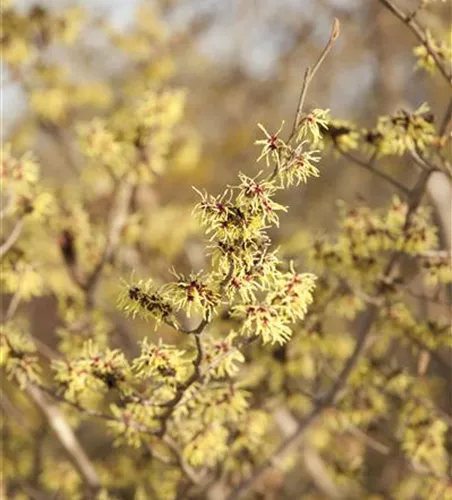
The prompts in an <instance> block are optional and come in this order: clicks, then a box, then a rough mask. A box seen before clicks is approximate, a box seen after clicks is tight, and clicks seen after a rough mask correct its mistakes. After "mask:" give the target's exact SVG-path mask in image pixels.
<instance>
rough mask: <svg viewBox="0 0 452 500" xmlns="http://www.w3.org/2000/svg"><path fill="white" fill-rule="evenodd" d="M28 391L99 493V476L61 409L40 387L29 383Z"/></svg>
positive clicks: (73, 460) (67, 451) (73, 459)
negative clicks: (46, 396)
mask: <svg viewBox="0 0 452 500" xmlns="http://www.w3.org/2000/svg"><path fill="white" fill-rule="evenodd" d="M26 391H27V393H28V394H29V395H30V397H31V398H32V399H33V401H34V402H35V403H36V405H37V406H38V407H39V409H40V410H41V411H42V413H43V414H44V416H45V418H46V420H47V422H48V424H49V426H50V427H51V429H52V430H53V432H54V433H55V435H56V437H57V439H58V441H59V442H60V443H61V445H62V446H63V448H64V449H65V451H66V453H67V454H68V456H69V458H70V460H71V461H72V463H73V464H74V466H75V467H76V469H77V471H78V472H79V474H80V476H81V477H82V479H83V480H84V482H85V483H86V485H87V487H88V488H89V489H90V491H91V492H92V493H93V494H94V493H97V492H98V491H99V490H100V487H101V484H100V479H99V476H98V474H97V472H96V470H95V468H94V466H93V464H92V463H91V461H90V459H89V458H88V456H87V455H86V453H85V450H84V449H83V447H82V445H81V444H80V442H79V441H78V439H77V437H76V436H75V434H74V431H73V430H72V429H71V427H70V426H69V424H68V423H67V421H66V419H65V418H64V416H63V414H62V413H61V411H60V409H59V408H58V407H57V406H55V405H52V404H50V403H49V402H47V401H46V398H45V396H44V394H43V393H42V391H41V390H40V389H39V388H38V387H36V386H34V385H31V384H28V385H27V386H26Z"/></svg>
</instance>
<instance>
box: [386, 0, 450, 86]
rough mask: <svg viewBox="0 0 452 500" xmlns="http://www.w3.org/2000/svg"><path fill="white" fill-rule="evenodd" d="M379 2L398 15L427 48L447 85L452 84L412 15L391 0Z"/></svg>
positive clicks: (448, 74)
mask: <svg viewBox="0 0 452 500" xmlns="http://www.w3.org/2000/svg"><path fill="white" fill-rule="evenodd" d="M380 2H381V3H382V4H383V5H384V6H385V7H386V8H387V9H389V10H390V11H391V12H392V13H393V14H394V15H395V16H396V17H398V18H399V19H400V20H401V21H402V22H403V23H404V24H405V25H406V26H408V28H409V29H410V30H411V32H412V33H413V34H414V35H415V36H416V38H417V39H418V40H419V41H420V42H421V43H422V45H424V47H425V48H426V49H427V52H428V53H429V55H430V56H431V57H432V58H433V60H434V61H435V64H436V66H437V68H438V69H439V70H440V72H441V73H442V75H443V76H444V78H445V79H446V80H447V82H448V83H449V85H452V75H451V73H450V72H449V71H448V70H447V68H446V66H445V64H444V63H443V61H442V60H441V58H440V57H439V55H438V53H437V52H436V50H435V49H434V48H433V47H432V46H431V44H430V41H429V39H428V37H427V35H426V33H425V29H423V28H421V27H420V26H419V24H418V23H417V22H416V20H415V19H414V16H412V15H408V14H405V13H404V12H403V11H402V10H401V9H400V7H399V6H398V5H397V4H396V3H395V2H394V1H393V0H380Z"/></svg>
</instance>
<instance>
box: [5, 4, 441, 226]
mask: <svg viewBox="0 0 452 500" xmlns="http://www.w3.org/2000/svg"><path fill="white" fill-rule="evenodd" d="M418 3H419V2H418V1H417V0H410V1H404V2H403V1H401V2H399V4H400V5H401V7H403V8H404V9H405V11H406V12H411V11H412V10H414V9H415V8H416V6H417V5H418ZM14 4H15V5H17V6H18V7H19V8H21V9H23V10H27V9H30V7H31V6H32V5H33V2H29V1H17V2H14ZM39 4H40V5H42V6H48V8H49V9H52V10H55V11H58V10H63V9H65V8H67V7H68V6H74V5H76V6H82V7H83V8H84V9H86V10H87V12H88V19H89V22H88V23H87V24H85V26H84V29H83V33H82V36H81V37H80V38H79V39H78V40H77V43H75V44H74V45H72V46H71V47H70V48H69V49H67V50H62V49H61V47H58V48H57V49H56V50H54V49H52V50H49V51H48V52H49V53H48V54H46V56H47V57H49V58H50V59H54V60H56V61H59V62H61V63H62V64H63V65H64V66H66V67H68V68H69V69H70V71H71V74H72V77H73V78H75V79H76V80H78V81H80V80H85V81H99V80H100V81H106V82H108V84H109V85H110V86H111V88H112V90H113V91H115V84H116V85H117V86H118V87H119V85H120V84H121V82H122V81H124V79H125V78H126V74H127V71H130V72H131V73H132V72H133V71H136V70H137V66H139V65H140V64H143V63H144V61H145V60H146V57H148V56H147V55H143V54H141V57H140V56H138V57H135V56H136V54H135V55H134V56H132V57H128V56H127V53H124V52H122V53H121V51H118V50H116V48H114V47H112V45H111V43H109V41H108V39H107V37H106V36H105V35H104V33H103V31H102V29H100V26H101V25H106V24H108V25H109V26H110V27H112V28H114V29H116V30H118V32H121V33H124V34H127V33H128V32H130V31H131V30H133V29H134V26H135V21H136V14H137V9H138V8H139V7H140V6H141V7H143V6H145V7H146V8H150V9H152V10H153V11H154V12H155V13H156V15H157V16H158V17H159V18H160V19H161V20H162V22H163V23H164V24H166V26H167V34H168V38H167V39H165V42H164V50H165V51H166V52H167V53H168V55H170V57H171V58H172V59H173V60H174V68H175V70H174V74H173V76H172V80H173V81H174V84H175V85H177V86H182V87H184V88H185V89H186V90H187V95H188V99H187V103H188V120H189V121H190V122H191V123H192V124H193V129H194V131H196V134H197V135H198V137H199V138H200V155H201V158H200V161H199V162H198V165H197V166H196V168H195V169H194V171H191V172H190V173H189V175H188V177H189V181H188V182H189V184H190V185H191V184H193V183H194V182H195V181H196V185H197V186H200V185H201V186H206V187H209V189H210V186H212V187H213V189H215V188H220V187H221V186H223V185H224V184H225V183H226V182H231V181H232V180H233V179H234V178H235V176H236V173H237V171H239V170H244V171H249V170H250V169H253V168H254V159H255V156H256V151H255V149H254V148H253V146H252V143H253V140H254V139H256V137H257V134H258V129H257V127H256V123H257V122H262V123H264V124H265V125H266V126H267V127H268V128H269V129H270V130H272V129H276V128H278V127H279V124H280V122H281V121H282V120H284V119H285V120H286V122H287V123H291V120H292V117H293V114H294V110H295V108H296V102H297V98H298V94H299V89H300V83H301V78H302V75H303V71H304V69H305V67H306V66H307V65H308V64H311V63H313V61H314V60H315V59H316V57H317V55H318V54H319V51H320V50H321V48H322V47H323V45H324V43H325V41H326V40H327V38H328V34H329V30H330V26H331V23H332V19H333V18H334V17H337V18H338V19H339V20H340V22H341V26H342V35H341V37H340V39H339V42H338V43H337V45H336V47H335V49H334V52H333V53H332V54H331V55H330V56H329V58H328V60H327V63H326V64H325V65H324V66H323V68H322V71H321V72H320V73H319V74H318V75H317V77H316V80H315V82H314V85H312V87H311V89H310V92H309V95H308V105H310V106H314V107H321V108H330V109H331V113H332V116H333V117H336V118H344V119H353V120H356V121H357V123H359V124H361V125H362V126H372V125H373V124H374V123H375V121H376V117H377V116H378V115H379V114H384V113H388V112H393V111H395V110H396V109H398V108H400V107H404V108H407V109H414V108H416V107H418V106H419V105H420V104H422V103H423V102H425V101H428V102H429V103H431V106H432V108H433V112H434V114H435V115H438V113H440V112H441V111H442V107H444V104H443V103H444V102H446V101H445V99H446V96H447V92H448V90H447V87H446V84H445V83H443V82H442V80H441V78H431V77H430V76H429V75H428V74H426V73H425V72H422V71H416V70H415V69H414V67H415V64H416V60H415V57H414V55H413V46H414V45H415V44H416V40H415V39H414V36H413V35H412V33H411V32H409V30H408V29H407V28H406V27H405V26H403V25H402V24H401V23H400V22H399V21H398V20H397V19H396V18H395V17H394V16H393V15H391V13H389V12H388V11H387V10H386V9H385V8H384V7H383V6H382V5H381V4H380V2H379V1H377V0H375V1H367V2H363V1H359V0H356V1H355V0H278V1H277V2H275V1H271V0H227V1H224V0H187V1H183V2H182V1H178V0H161V1H157V0H154V1H152V0H148V1H145V2H140V1H138V0H127V1H126V0H86V1H78V2H67V1H65V0H55V1H43V2H39ZM450 8H451V5H450V3H449V2H445V3H442V2H437V5H435V6H433V7H432V8H429V10H428V11H427V12H424V13H423V14H422V20H423V22H425V24H426V25H428V26H429V27H430V29H431V30H432V32H436V33H438V34H444V33H445V32H446V31H447V29H448V28H449V26H448V22H447V20H448V19H450ZM149 57H151V58H152V57H160V55H159V54H156V53H154V54H149ZM148 62H149V59H148V60H147V61H146V63H148ZM2 78H3V82H2V84H3V130H2V134H3V138H4V139H5V138H7V137H8V136H9V135H10V134H11V132H12V131H14V130H15V129H17V127H18V126H19V125H20V123H21V118H22V117H23V116H24V114H26V110H27V102H26V101H27V100H26V98H25V94H24V89H23V88H21V86H20V85H18V84H17V83H15V82H14V81H11V75H10V73H9V71H8V68H6V69H5V70H4V71H3V76H2ZM93 114H94V115H96V114H98V111H97V110H96V111H95V112H94V113H93ZM38 147H39V149H40V151H41V154H43V155H45V157H46V158H45V162H44V169H45V170H46V171H47V174H48V175H50V176H52V175H61V176H63V177H64V176H65V175H66V174H67V172H66V169H68V168H69V167H68V165H67V162H65V159H64V158H63V157H62V156H61V154H59V153H58V151H54V150H52V151H51V147H52V145H51V144H49V143H48V141H45V140H44V138H43V137H42V136H41V137H40V139H39V140H38ZM389 168H390V169H392V171H393V172H397V173H400V175H402V176H403V175H404V174H405V171H404V170H403V165H392V166H391V165H390V166H389ZM406 175H407V177H406V178H405V180H406V184H407V185H410V181H411V179H410V178H409V175H410V174H409V172H407V173H406ZM166 180H168V181H170V182H171V194H172V195H173V196H174V195H176V196H177V198H178V199H180V200H181V201H185V200H187V201H192V200H195V195H194V193H193V191H192V190H191V189H187V182H186V181H187V179H183V176H182V178H181V179H179V181H180V182H179V181H178V189H177V190H175V184H174V183H175V182H176V181H175V179H174V178H171V177H167V178H166ZM163 182H165V180H163ZM179 187H180V189H179ZM388 188H389V190H390V189H391V186H387V185H385V183H384V182H381V181H379V180H378V179H377V180H375V179H374V178H373V176H372V175H371V174H369V173H368V172H366V171H364V170H361V169H360V168H359V166H356V165H353V164H350V162H348V163H347V162H344V161H343V160H341V159H340V158H337V157H331V158H328V159H326V160H325V161H324V162H323V164H322V176H321V178H320V179H319V180H318V181H316V182H312V183H310V184H309V188H308V189H304V190H301V191H300V190H297V191H296V192H295V193H293V194H292V195H290V196H291V199H290V204H291V207H292V211H291V216H290V217H296V221H295V223H296V224H299V223H300V220H302V222H303V224H305V223H308V221H310V222H312V223H314V224H315V225H316V226H317V227H318V226H319V225H320V226H322V225H323V224H324V223H328V221H330V220H331V218H330V217H329V215H330V214H331V210H333V211H334V210H335V207H334V200H335V199H336V198H344V199H356V198H357V197H365V198H370V201H371V202H372V200H374V201H378V202H379V201H381V197H385V196H386V195H387V194H388ZM162 191H164V189H163V187H162ZM288 201H289V200H288ZM283 227H286V228H287V229H288V230H289V231H291V229H292V228H291V227H290V224H288V223H286V224H284V225H283Z"/></svg>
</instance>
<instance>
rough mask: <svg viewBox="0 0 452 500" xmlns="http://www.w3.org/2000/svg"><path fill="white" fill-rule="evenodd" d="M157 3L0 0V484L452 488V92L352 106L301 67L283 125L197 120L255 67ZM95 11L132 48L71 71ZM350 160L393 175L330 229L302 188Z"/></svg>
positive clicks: (342, 490)
mask: <svg viewBox="0 0 452 500" xmlns="http://www.w3.org/2000/svg"><path fill="white" fill-rule="evenodd" d="M382 3H383V4H387V3H388V2H382ZM389 3H390V4H391V5H392V2H389ZM435 3H436V2H426V1H421V2H420V3H419V4H418V5H417V6H416V10H413V13H412V15H411V18H410V17H408V18H405V19H402V21H404V22H405V24H406V26H407V27H408V28H409V27H410V26H411V24H412V23H417V19H418V17H420V16H421V15H422V14H423V13H426V12H427V13H428V12H430V10H429V9H434V8H437V6H435V5H430V4H435ZM163 4H164V2H162V5H161V6H160V5H159V7H161V8H157V5H155V6H154V7H155V8H151V7H150V6H149V5H147V4H146V5H144V4H143V6H142V7H140V8H139V9H138V12H137V15H136V19H135V22H134V24H133V26H130V27H129V28H130V29H128V30H123V31H122V30H119V29H117V28H115V27H114V26H113V25H110V24H109V23H106V22H104V21H100V20H99V19H96V18H95V17H94V16H93V15H92V13H90V11H88V10H84V9H83V8H82V7H81V6H75V7H69V8H61V9H51V8H49V7H46V6H44V4H43V5H40V4H37V5H34V6H31V7H30V8H26V9H19V8H17V7H16V6H14V3H13V2H7V1H2V16H3V18H2V26H3V32H2V37H1V41H0V44H1V47H2V55H3V62H4V65H5V67H6V68H7V71H6V72H7V77H8V78H9V79H10V84H12V85H15V86H16V87H17V88H20V90H21V91H22V93H23V96H24V99H25V102H26V111H25V113H24V115H23V116H22V117H21V119H20V120H19V121H18V122H17V123H16V124H15V126H14V127H13V128H11V130H8V134H7V137H5V141H4V144H3V146H2V154H1V162H0V176H1V193H2V205H1V211H0V217H1V224H2V227H1V229H2V234H1V239H0V282H1V285H2V290H1V292H2V299H3V300H2V303H3V311H2V312H3V314H2V321H1V325H0V360H1V367H2V373H3V374H4V375H5V377H4V382H3V383H2V404H1V408H2V422H1V426H2V437H3V443H4V446H3V448H2V473H3V477H4V481H3V482H2V485H1V488H3V490H1V492H0V495H3V496H5V498H11V499H17V500H19V499H22V498H41V497H42V498H53V497H57V496H58V498H64V499H66V498H67V499H78V498H80V499H82V498H96V499H98V500H101V499H104V500H107V499H129V498H130V499H131V498H133V499H136V500H141V499H178V498H208V499H210V500H216V499H225V498H229V499H232V498H238V497H239V496H240V495H244V497H249V498H258V497H260V496H259V495H261V496H262V494H263V495H264V496H265V498H306V499H312V500H314V499H320V498H367V499H373V500H377V499H383V498H395V499H400V500H405V499H406V500H414V499H417V498H425V499H436V498H438V499H439V498H452V490H451V487H450V484H452V483H451V478H450V475H449V474H450V454H451V446H452V443H451V441H450V426H451V419H450V415H449V414H448V408H445V405H447V401H446V400H447V397H445V394H446V393H447V383H448V380H447V377H448V375H449V376H450V369H451V366H450V362H449V361H448V360H447V354H450V349H451V348H452V345H451V331H450V317H448V316H447V314H448V310H447V308H446V307H444V306H445V304H446V302H445V301H446V300H447V297H448V293H450V286H451V283H452V271H451V265H450V253H449V249H448V248H447V247H446V248H444V247H445V245H444V235H443V233H444V227H443V226H442V223H441V220H442V219H441V216H440V215H441V214H439V213H438V206H437V205H435V204H434V203H429V202H428V201H427V200H426V196H424V195H425V192H426V190H427V187H428V182H429V181H430V179H431V177H432V176H433V174H441V175H443V178H444V180H445V182H450V179H451V173H452V168H451V164H450V158H449V148H450V141H451V135H450V122H451V115H452V111H451V110H452V106H451V105H450V104H448V103H446V104H445V105H443V108H444V109H441V112H442V114H441V116H440V117H438V116H435V114H434V113H433V112H432V111H431V107H432V109H433V107H434V105H432V106H431V107H430V106H429V105H427V104H420V103H422V102H424V100H425V99H422V100H421V101H420V103H418V106H417V107H413V109H414V110H411V111H410V110H407V109H405V108H404V109H397V110H395V111H394V110H390V111H388V112H381V113H379V114H378V116H373V115H371V114H369V116H367V115H365V116H364V119H363V120H361V121H360V120H352V119H350V118H351V117H350V116H346V117H344V118H342V117H339V116H336V113H335V112H334V110H333V112H331V111H330V110H328V109H326V108H327V107H332V106H327V105H326V104H329V103H327V102H326V100H325V102H324V103H320V104H316V106H312V108H309V109H308V106H307V105H306V102H305V98H306V95H305V94H304V93H303V92H302V97H301V99H300V104H299V108H298V109H297V106H296V101H295V102H293V105H292V107H293V110H292V113H293V114H295V120H294V123H293V125H292V121H291V116H288V117H286V118H287V119H286V121H284V122H283V123H282V125H281V126H280V127H279V128H278V125H276V126H275V125H271V124H268V125H267V124H266V125H262V124H260V123H259V125H258V126H257V127H255V128H253V132H252V133H251V132H249V131H248V130H247V129H246V127H245V129H246V130H245V129H243V128H241V127H243V124H241V125H240V124H238V123H237V122H234V120H232V125H231V124H230V123H229V124H228V123H223V122H222V121H221V120H220V119H218V120H215V127H214V128H215V130H214V129H213V127H212V124H210V125H208V126H207V127H206V125H205V123H203V120H206V121H207V122H208V123H209V118H211V117H212V115H213V116H214V117H215V119H216V118H217V116H216V114H218V111H217V109H215V108H218V106H219V103H220V102H221V100H222V99H223V98H224V99H225V100H226V97H228V98H229V97H230V94H231V93H232V94H234V92H237V95H239V94H240V91H239V90H237V89H239V88H240V85H236V84H235V83H234V82H232V83H229V85H228V86H227V88H222V85H223V84H218V81H216V80H215V74H214V72H213V71H211V72H210V73H208V74H209V76H208V77H207V80H206V76H205V74H206V73H205V72H204V74H203V76H202V77H201V71H199V74H197V73H194V72H193V68H192V67H191V65H190V62H189V60H188V58H186V56H185V53H184V47H183V46H184V44H185V41H184V38H183V36H182V35H177V36H176V35H175V34H174V33H173V30H176V28H175V27H174V26H173V24H172V22H173V23H174V20H173V21H172V22H171V15H170V14H171V12H172V9H175V10H177V5H176V6H174V5H175V4H177V2H174V5H173V3H171V2H166V3H165V5H163ZM167 4H168V5H167ZM396 14H397V12H396ZM399 17H400V15H399ZM202 24H203V23H201V26H202ZM400 26H403V24H400ZM416 26H417V27H418V28H419V26H418V24H416ZM194 29H195V31H196V29H199V27H196V26H195V28H194ZM419 29H421V28H419ZM93 33H94V34H95V35H93ZM421 33H422V36H423V37H424V38H423V39H422V40H421V45H420V46H417V47H415V48H414V54H415V56H416V58H417V63H416V61H415V60H413V67H414V66H416V67H418V68H423V69H427V70H428V72H429V73H433V76H434V77H435V78H441V77H442V76H444V75H445V74H446V76H447V74H448V75H450V74H451V73H450V72H451V69H450V67H449V66H450V65H449V66H448V61H449V59H450V44H448V43H447V42H446V41H440V38H441V36H440V35H441V33H438V35H437V36H435V37H433V35H432V34H431V32H430V31H427V30H426V31H421ZM92 36H97V37H100V38H101V39H102V41H103V43H104V44H105V47H107V49H105V50H106V51H107V53H108V54H109V57H110V58H117V59H118V60H119V59H121V61H122V63H121V64H122V66H121V71H116V72H113V73H112V74H108V72H106V71H105V72H104V73H105V74H103V73H102V72H99V74H96V77H95V78H93V77H91V78H85V77H86V75H83V74H80V75H78V74H77V72H76V71H75V72H74V68H73V67H72V65H71V64H70V63H69V62H70V61H71V58H70V57H69V54H72V55H74V54H78V56H80V54H81V53H83V50H82V48H83V47H84V45H83V44H84V37H88V38H89V37H92ZM190 36H191V35H190ZM193 36H194V35H193ZM342 36H343V38H344V39H345V40H346V39H347V32H345V33H343V35H342ZM437 39H438V40H437ZM181 40H182V41H181ZM78 48H80V50H78ZM85 48H86V47H85ZM410 50H412V49H410ZM317 52H318V51H316V52H315V53H316V54H317ZM61 54H63V55H65V56H66V57H61ZM78 56H77V57H78ZM191 56H192V57H196V58H198V59H196V61H197V63H198V65H199V67H202V64H206V66H208V63H207V62H206V59H203V57H202V56H201V55H200V53H199V49H197V48H192V52H191ZM74 57H75V56H74ZM337 57H338V56H337V55H336V54H335V53H334V52H333V53H332V54H329V55H328V59H327V60H326V61H327V62H326V63H325V62H324V63H323V65H322V67H321V69H320V70H319V71H320V73H321V72H324V73H326V74H328V71H329V70H330V66H329V65H332V64H333V62H332V61H335V58H337ZM184 62H186V64H185V65H184V64H183V63H184ZM211 69H212V68H210V70H211ZM311 70H312V67H311ZM184 72H185V73H184ZM190 72H191V73H190ZM94 73H95V72H94ZM190 74H191V78H192V79H194V80H195V81H196V82H197V81H198V78H199V82H202V84H203V85H206V81H207V82H208V84H209V82H210V84H211V87H215V86H217V90H218V96H217V97H216V101H215V102H214V101H213V100H212V102H210V101H209V99H207V97H206V96H209V94H208V92H207V90H206V89H205V88H203V87H202V86H201V84H200V88H197V85H196V84H195V85H193V83H190V78H189V77H188V76H187V75H190ZM318 77H319V75H316V78H318ZM209 78H210V80H209ZM316 81H317V80H314V82H316ZM297 82H298V84H297V85H298V86H300V76H299V75H298V76H297ZM304 84H305V88H304V90H306V91H308V95H309V92H311V91H313V92H315V89H314V88H313V87H315V83H311V82H310V81H309V82H308V80H306V79H305V80H304ZM448 84H450V78H449V81H448ZM273 85H274V87H275V89H274V90H273V93H272V95H274V94H275V92H276V90H277V92H276V93H280V94H283V95H284V94H285V88H284V86H282V85H277V82H276V81H274V82H273ZM262 86H263V87H265V85H264V83H262ZM308 87H309V89H308ZM245 94H246V92H245ZM280 98H281V97H280ZM203 99H204V102H203V105H204V108H205V109H204V108H203V109H202V112H200V110H199V102H202V101H203ZM254 104H255V105H256V108H257V109H259V106H258V103H254ZM324 104H325V105H324ZM318 106H319V107H318ZM212 107H213V110H212ZM305 108H306V109H307V110H305ZM243 112H244V113H243V115H241V117H240V119H241V121H245V120H247V119H248V116H247V115H246V109H245V107H244V108H243ZM259 114H261V115H265V116H262V117H261V118H265V120H264V119H261V118H259V121H260V122H262V123H267V122H269V123H270V122H273V124H274V123H277V122H278V120H280V119H281V116H276V112H275V113H274V110H273V109H272V108H271V106H269V109H268V110H266V113H262V112H260V111H259V112H257V115H259ZM352 114H353V113H350V115H352ZM358 114H359V113H358V112H356V113H355V116H353V117H352V118H356V116H357V115H358ZM256 118H257V116H256ZM256 122H258V120H257V119H256ZM362 123H364V124H362ZM372 123H374V124H373V125H372ZM248 125H249V126H250V127H251V126H253V127H254V126H255V123H254V120H251V122H250V123H249V124H248ZM253 134H254V135H253ZM215 135H216V140H215V141H213V145H209V144H208V142H209V140H210V139H211V138H212V137H213V136H215ZM253 137H254V150H253V140H252V138H253ZM203 143H204V144H203ZM48 151H51V154H49V152H48ZM52 153H53V154H52ZM240 154H242V155H244V157H240ZM249 155H254V157H253V161H252V162H250V156H249ZM49 157H50V162H49V164H47V160H48V159H49ZM55 158H56V162H55ZM254 160H255V161H254ZM342 160H346V161H347V162H349V163H355V164H357V165H358V166H360V167H362V169H363V171H364V170H367V171H368V172H370V174H372V179H373V182H375V183H377V182H378V183H382V184H386V186H387V187H389V188H390V189H391V190H392V192H391V195H390V196H387V193H386V195H385V194H383V195H382V196H381V197H379V198H378V199H377V198H376V197H373V198H372V199H373V200H374V201H375V200H377V202H378V203H370V202H367V201H366V200H365V199H364V197H360V199H359V200H356V199H353V198H352V197H350V199H348V200H347V201H344V200H339V201H336V200H335V196H336V194H334V195H333V193H331V192H328V193H325V194H322V196H323V197H324V199H327V200H328V201H327V204H328V205H329V206H334V207H335V208H334V210H333V211H332V212H334V215H335V218H334V224H329V225H326V226H325V227H326V229H323V227H322V222H321V217H319V218H318V220H316V219H315V218H314V219H313V216H312V214H311V215H310V217H308V216H309V212H310V211H314V210H316V209H317V208H318V205H314V208H312V209H311V208H310V206H309V205H307V204H306V205H304V204H303V206H302V209H301V210H300V209H299V207H300V204H299V202H298V201H297V200H298V198H296V197H299V196H300V193H302V194H303V195H304V194H305V193H310V192H316V193H319V191H318V190H317V191H316V189H317V188H316V185H319V183H321V182H322V178H323V177H325V176H328V175H330V172H331V170H332V168H331V167H333V168H335V167H336V166H338V167H340V168H342V167H344V163H341V161H342ZM52 163H53V165H51V164H52ZM55 163H56V165H55ZM63 164H64V168H65V169H66V170H64V171H63ZM237 165H238V166H239V168H237ZM400 165H405V169H404V170H403V169H400V168H399V166H400ZM52 166H53V170H52ZM55 166H56V168H55ZM225 166H226V167H227V168H229V166H230V167H231V171H229V170H227V171H225V170H226V169H225ZM238 170H239V171H238ZM350 171H351V170H350ZM351 172H353V173H351V174H350V178H347V179H346V181H347V182H351V177H352V176H356V172H357V171H356V170H353V171H351ZM400 173H402V174H403V175H398V174H400ZM235 174H237V176H236V178H235V180H231V179H233V176H235ZM344 175H345V176H348V174H347V173H345V174H344ZM209 176H210V179H211V182H210V185H209V182H208V180H209ZM218 185H221V186H222V188H221V189H220V191H219V192H218V190H216V187H217V186H218ZM379 185H380V184H379ZM192 186H196V187H195V189H194V190H193V189H191V187H192ZM372 190H373V191H378V190H376V189H375V188H374V187H372ZM184 192H185V194H183V193H184ZM187 193H191V194H192V198H191V200H192V201H193V200H194V199H195V196H196V197H197V201H194V202H193V203H188V202H187V199H188V198H189V197H190V194H187ZM212 193H214V194H212ZM320 194H321V193H320ZM370 194H371V195H372V194H375V193H370ZM330 195H331V196H330ZM292 202H294V203H292ZM292 205H295V209H294V210H291V206H292ZM297 208H298V210H297ZM308 218H309V221H308ZM305 219H306V221H305ZM313 220H315V224H313V223H312V221H313ZM331 227H334V230H333V229H331ZM294 228H295V229H294ZM33 307H37V308H38V309H39V311H38V314H34V315H33V312H32V311H33V309H32V308H33ZM40 326H41V328H39V327H40ZM43 332H44V333H43ZM449 409H450V408H449ZM51 431H52V432H51ZM302 435H303V438H302V439H301V440H300V439H299V438H300V437H301V436H302Z"/></svg>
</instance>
